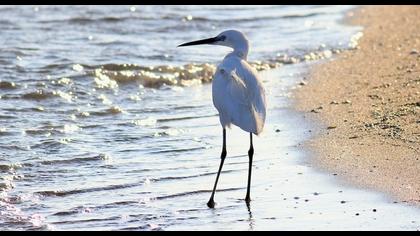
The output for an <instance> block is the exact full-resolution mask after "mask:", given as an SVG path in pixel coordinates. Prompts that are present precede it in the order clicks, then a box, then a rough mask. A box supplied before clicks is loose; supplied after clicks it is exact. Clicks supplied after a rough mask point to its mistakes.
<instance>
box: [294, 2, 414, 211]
mask: <svg viewBox="0 0 420 236" xmlns="http://www.w3.org/2000/svg"><path fill="white" fill-rule="evenodd" d="M419 19H420V7H419V6H366V7H361V8H358V9H356V10H355V11H352V12H349V13H348V14H347V22H346V23H349V24H354V25H362V26H363V27H364V29H363V37H362V38H361V39H360V40H359V46H358V49H357V50H352V51H347V52H344V53H342V54H340V55H338V56H337V57H336V58H334V59H333V60H331V61H328V62H327V63H324V62H323V63H321V64H320V65H317V66H315V67H314V69H313V70H312V71H311V72H310V75H309V76H308V78H307V81H306V82H307V83H306V84H305V85H304V86H301V87H300V88H299V89H297V90H296V93H295V94H294V97H295V99H296V100H295V101H296V107H297V109H298V110H299V111H303V112H304V113H305V117H306V119H307V120H310V121H311V122H315V123H316V124H319V126H318V128H319V129H318V130H317V131H316V132H313V133H315V134H316V135H315V138H314V139H312V140H310V141H308V142H306V144H305V148H307V149H308V150H310V151H311V152H313V154H314V155H313V157H312V160H311V162H312V163H313V164H314V165H316V166H318V167H320V168H321V169H323V170H326V171H329V172H333V173H335V174H337V175H338V176H341V177H342V178H341V179H342V180H344V181H346V182H350V183H352V184H356V185H357V186H363V187H367V188H370V189H374V190H379V191H383V192H385V193H388V194H390V195H391V196H392V197H393V198H395V199H396V201H398V202H406V203H409V204H412V205H416V206H420V174H419V173H420V115H419V111H420V70H419V62H420V21H419Z"/></svg>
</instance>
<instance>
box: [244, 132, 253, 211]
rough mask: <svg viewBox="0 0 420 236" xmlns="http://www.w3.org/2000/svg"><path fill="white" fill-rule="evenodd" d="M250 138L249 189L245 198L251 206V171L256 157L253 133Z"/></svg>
mask: <svg viewBox="0 0 420 236" xmlns="http://www.w3.org/2000/svg"><path fill="white" fill-rule="evenodd" d="M249 138H250V147H249V150H248V157H249V169H248V187H247V190H246V197H245V201H246V203H247V204H249V202H250V201H251V197H250V188H251V170H252V157H253V156H254V147H253V145H252V133H249Z"/></svg>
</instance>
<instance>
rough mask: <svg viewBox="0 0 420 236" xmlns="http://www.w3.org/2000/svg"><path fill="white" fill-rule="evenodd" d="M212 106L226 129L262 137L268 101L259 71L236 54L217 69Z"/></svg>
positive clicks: (213, 85) (231, 54) (229, 56)
mask: <svg viewBox="0 0 420 236" xmlns="http://www.w3.org/2000/svg"><path fill="white" fill-rule="evenodd" d="M212 93H213V104H214V106H215V107H216V109H217V110H218V112H219V118H220V123H221V125H222V127H223V128H225V127H230V125H231V124H234V125H236V126H238V127H240V128H241V129H243V130H244V131H246V132H250V133H254V134H257V135H258V134H260V133H261V132H262V130H263V128H264V123H265V116H266V99H265V91H264V88H263V86H262V81H260V78H259V77H258V73H257V71H256V70H255V69H254V68H252V67H251V66H250V65H249V64H248V63H247V62H246V61H245V60H244V59H242V58H241V57H240V56H238V55H236V54H235V53H230V54H228V55H227V56H226V57H225V58H224V60H223V61H222V63H220V65H219V66H218V67H217V70H216V73H215V75H214V78H213V82H212Z"/></svg>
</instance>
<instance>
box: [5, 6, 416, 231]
mask: <svg viewBox="0 0 420 236" xmlns="http://www.w3.org/2000/svg"><path fill="white" fill-rule="evenodd" d="M253 8H256V9H253ZM348 9H351V7H350V6H274V7H273V6H260V7H254V6H211V7H204V8H203V7H201V6H200V7H193V6H189V7H181V6H170V7H163V8H162V7H156V6H117V7H105V6H88V7H86V6H83V7H82V6H41V7H31V6H26V7H25V6H24V7H15V6H2V7H0V12H1V17H0V21H1V22H2V24H0V29H1V31H2V34H1V36H0V42H1V44H0V72H1V77H0V80H1V82H0V96H1V97H0V122H1V123H0V176H1V180H0V181H1V182H0V228H1V229H3V230H16V229H17V230H22V229H23V230H27V229H32V230H33V229H41V230H60V229H67V230H75V229H89V230H110V229H111V230H118V229H120V230H177V229H182V230H195V229H208V230H233V229H237V230H253V229H254V230H272V229H274V230H284V229H339V230H341V229H402V230H415V229H419V228H420V227H419V225H420V224H419V221H418V219H419V216H420V212H419V211H418V210H417V209H415V208H411V207H407V206H404V205H401V204H395V203H393V201H392V200H390V199H388V198H386V197H385V196H382V195H380V194H378V193H373V192H369V191H366V190H361V189H355V188H351V187H348V186H342V185H341V184H340V183H339V182H337V181H336V180H335V178H336V177H335V176H333V175H329V174H325V173H319V172H317V171H316V170H314V169H312V168H310V167H308V166H307V165H305V164H304V163H303V162H302V159H304V158H305V156H304V155H305V154H304V153H302V152H301V151H300V149H299V144H300V143H302V141H304V140H305V139H308V138H310V135H311V133H310V132H309V130H310V129H311V127H310V125H309V124H306V123H304V122H303V120H302V114H298V113H295V112H294V111H293V110H292V109H291V107H290V103H289V100H288V95H289V93H290V92H291V89H292V88H293V87H294V86H296V84H297V83H298V82H299V81H300V80H301V79H302V77H303V76H304V74H303V73H304V72H305V71H306V70H307V68H308V67H309V66H310V65H311V63H312V62H311V61H312V60H313V59H317V58H320V57H321V58H325V57H327V58H328V57H331V56H332V54H334V53H336V52H339V51H340V50H344V49H349V48H352V47H354V46H355V45H354V43H355V42H354V40H355V38H357V37H358V35H360V34H357V32H359V31H360V28H359V27H349V26H342V25H340V24H338V22H337V21H338V20H340V19H341V18H342V16H343V14H344V11H345V10H348ZM157 10H158V11H159V14H156V11H157ZM232 11H233V12H235V13H234V14H232V13H231V12H232ZM256 26H258V30H256ZM227 28H237V29H241V30H243V31H244V32H245V33H246V34H247V35H248V36H249V38H250V40H251V42H252V44H251V46H252V49H251V52H250V56H249V59H250V61H251V62H252V63H253V65H255V66H256V67H257V68H258V69H259V70H260V71H261V72H260V73H262V75H263V77H264V85H265V86H266V90H267V96H268V104H269V107H268V117H267V124H266V128H265V132H264V133H263V134H262V135H261V136H260V137H257V138H255V139H254V146H255V158H254V169H253V178H252V191H251V197H252V202H251V205H250V208H247V207H246V204H245V203H244V202H243V200H242V199H243V198H244V197H245V192H246V178H247V167H248V157H247V156H246V154H247V149H248V135H247V134H246V133H244V132H242V131H241V130H239V129H238V128H233V129H232V130H228V133H227V145H228V157H227V160H226V162H225V166H224V169H223V172H222V174H221V177H220V178H221V179H220V181H219V185H218V192H217V193H216V196H215V201H216V202H217V205H216V208H215V209H208V208H207V206H206V202H207V200H208V197H209V196H210V193H211V192H210V191H211V188H212V186H213V182H214V179H215V175H216V172H217V168H218V165H219V160H220V158H219V156H220V149H221V132H222V131H221V128H220V125H219V121H218V117H217V111H216V110H215V109H214V108H213V105H212V102H211V87H210V86H211V84H210V82H211V74H212V72H213V70H214V66H215V64H216V63H217V62H218V61H220V60H221V58H222V57H223V55H224V54H226V52H228V50H227V49H224V48H221V47H220V48H217V49H215V48H214V47H210V46H208V47H207V46H202V47H190V48H188V49H184V48H183V49H180V48H176V45H178V44H180V43H182V42H186V41H189V40H195V39H200V38H204V37H211V36H214V35H217V34H218V33H219V32H220V31H222V30H224V29H227ZM311 52H312V54H311ZM300 61H301V62H302V63H298V62H300ZM194 63H195V64H194ZM205 63H209V64H205ZM268 68H272V69H270V70H268ZM374 209H375V211H374ZM356 214H358V215H356Z"/></svg>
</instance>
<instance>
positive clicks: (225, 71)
mask: <svg viewBox="0 0 420 236" xmlns="http://www.w3.org/2000/svg"><path fill="white" fill-rule="evenodd" d="M199 44H211V45H221V46H227V47H230V48H232V49H233V51H232V52H230V53H229V54H228V55H226V56H225V58H224V59H223V61H222V63H220V64H219V65H218V67H217V70H216V72H215V75H214V79H213V82H212V96H213V104H214V106H215V107H216V109H217V111H218V112H219V119H220V124H221V125H222V128H223V148H222V154H221V162H220V167H219V171H218V172H217V177H216V181H215V183H214V188H213V192H212V194H211V197H210V200H209V201H208V203H207V206H208V207H210V208H213V207H214V205H215V203H214V193H215V191H216V186H217V182H218V180H219V175H220V171H221V170H222V167H223V163H224V161H225V158H226V154H227V152H226V127H230V125H231V124H234V125H236V126H238V127H240V128H241V129H242V130H244V131H246V132H249V133H250V135H249V137H250V148H249V150H248V157H249V169H248V187H247V193H246V197H245V201H246V203H247V204H249V202H250V201H251V198H250V185H251V169H252V158H253V155H254V147H253V144H252V134H256V135H258V134H260V133H261V132H262V130H263V127H264V122H265V115H266V99H265V91H264V88H263V86H262V82H261V79H260V78H259V76H258V74H257V71H256V70H255V69H254V68H252V67H251V66H250V65H249V64H248V63H247V61H246V60H247V56H248V50H249V42H248V39H247V38H246V37H245V35H244V34H243V33H241V32H239V31H237V30H227V31H224V32H222V33H220V34H219V35H218V36H216V37H214V38H208V39H203V40H198V41H193V42H189V43H184V44H181V45H179V46H178V47H182V46H192V45H199Z"/></svg>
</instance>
